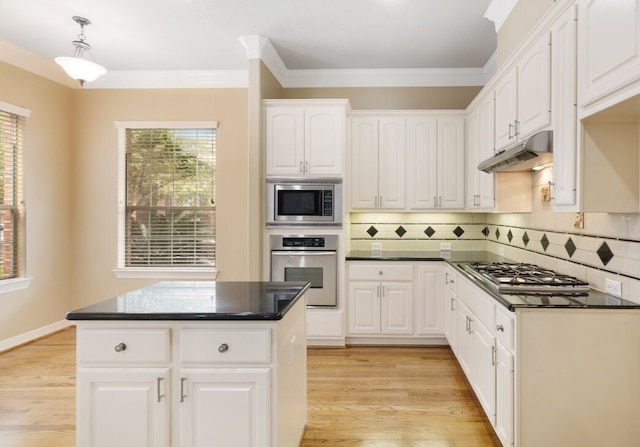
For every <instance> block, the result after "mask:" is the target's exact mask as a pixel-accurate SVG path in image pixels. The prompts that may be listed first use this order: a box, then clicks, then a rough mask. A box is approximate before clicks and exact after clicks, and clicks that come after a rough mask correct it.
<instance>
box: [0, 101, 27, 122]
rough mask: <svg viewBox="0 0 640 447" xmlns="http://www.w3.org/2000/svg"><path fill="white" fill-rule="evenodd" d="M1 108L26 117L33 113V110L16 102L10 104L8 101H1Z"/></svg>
mask: <svg viewBox="0 0 640 447" xmlns="http://www.w3.org/2000/svg"><path fill="white" fill-rule="evenodd" d="M0 110H4V111H5V112H9V113H13V114H14V115H19V116H22V117H24V118H29V116H30V115H31V110H29V109H25V108H24V107H20V106H16V105H14V104H9V103H8V102H4V101H0Z"/></svg>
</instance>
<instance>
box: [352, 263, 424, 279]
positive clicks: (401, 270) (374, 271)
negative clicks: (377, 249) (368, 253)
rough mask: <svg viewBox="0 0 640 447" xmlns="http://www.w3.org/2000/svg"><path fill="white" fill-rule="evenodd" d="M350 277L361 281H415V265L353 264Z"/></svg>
mask: <svg viewBox="0 0 640 447" xmlns="http://www.w3.org/2000/svg"><path fill="white" fill-rule="evenodd" d="M349 279H350V280H359V281H413V265H406V264H404V265H403V264H375V263H367V264H351V265H349Z"/></svg>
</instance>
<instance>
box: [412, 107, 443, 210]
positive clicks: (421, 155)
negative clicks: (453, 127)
mask: <svg viewBox="0 0 640 447" xmlns="http://www.w3.org/2000/svg"><path fill="white" fill-rule="evenodd" d="M407 149H408V154H407V159H408V163H407V174H408V175H407V181H408V186H409V187H408V190H409V191H408V193H409V207H411V208H436V207H437V205H438V203H437V196H438V119H437V118H436V117H435V116H424V117H412V118H408V119H407Z"/></svg>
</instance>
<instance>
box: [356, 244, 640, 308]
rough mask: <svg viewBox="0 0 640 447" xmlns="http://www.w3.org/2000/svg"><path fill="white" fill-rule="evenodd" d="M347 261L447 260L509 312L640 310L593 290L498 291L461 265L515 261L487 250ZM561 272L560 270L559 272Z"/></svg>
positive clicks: (371, 254)
mask: <svg viewBox="0 0 640 447" xmlns="http://www.w3.org/2000/svg"><path fill="white" fill-rule="evenodd" d="M346 260H347V261H446V262H447V263H449V264H450V265H452V266H453V267H455V268H456V270H457V271H458V272H460V273H461V274H462V275H464V276H465V277H467V278H468V279H470V280H471V281H473V282H474V283H475V284H476V285H478V286H479V287H480V288H482V289H483V290H485V291H486V292H487V293H489V295H491V296H492V297H493V298H495V299H496V301H498V302H499V303H500V304H502V305H503V306H505V307H506V308H507V309H509V310H511V311H515V310H516V309H519V308H550V309H565V308H566V309H580V308H583V309H640V304H638V303H635V302H633V301H629V300H625V299H622V298H617V297H614V296H611V295H607V294H606V293H603V292H600V291H598V290H595V289H590V290H589V292H587V293H586V294H585V295H584V296H579V297H570V298H571V299H560V298H558V299H554V298H553V297H541V296H533V295H527V294H506V293H499V292H497V290H496V289H495V288H494V287H493V286H492V285H491V284H489V283H488V282H487V281H483V280H481V279H480V278H478V277H477V276H475V275H473V274H472V273H470V272H469V271H467V270H466V269H465V268H464V264H465V263H469V262H515V261H514V260H511V259H506V258H504V257H501V256H499V255H497V254H495V253H490V252H487V251H450V252H449V251H418V250H382V251H371V250H352V251H350V252H348V253H347V255H346ZM561 273H562V272H561Z"/></svg>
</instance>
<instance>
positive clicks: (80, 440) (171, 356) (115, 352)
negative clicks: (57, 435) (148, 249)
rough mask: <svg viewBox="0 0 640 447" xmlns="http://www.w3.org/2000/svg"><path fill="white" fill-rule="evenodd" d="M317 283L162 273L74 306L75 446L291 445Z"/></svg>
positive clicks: (298, 425) (298, 423)
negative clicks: (168, 278) (309, 296)
mask: <svg viewBox="0 0 640 447" xmlns="http://www.w3.org/2000/svg"><path fill="white" fill-rule="evenodd" d="M308 287H309V284H308V283H303V282H302V283H293V282H287V283H273V282H211V281H188V282H187V281H180V282H163V283H159V284H155V285H153V286H150V287H146V288H143V289H140V290H136V291H133V292H130V293H126V294H124V295H121V296H118V297H114V298H111V299H108V300H106V301H103V302H101V303H97V304H94V305H91V306H88V307H85V308H82V309H79V310H76V311H73V312H69V313H68V314H67V319H68V320H74V321H75V322H76V325H77V348H76V349H77V398H76V400H77V408H76V414H77V437H76V445H77V446H78V447H80V446H82V447H96V446H115V445H117V446H119V447H127V446H130V447H139V446H167V447H168V446H181V447H188V446H201V445H221V446H222V445H224V446H256V447H294V446H298V445H299V443H300V440H301V439H302V436H303V433H304V428H305V425H306V419H307V397H306V396H307V390H306V335H305V310H306V298H305V294H306V291H307V289H308Z"/></svg>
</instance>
